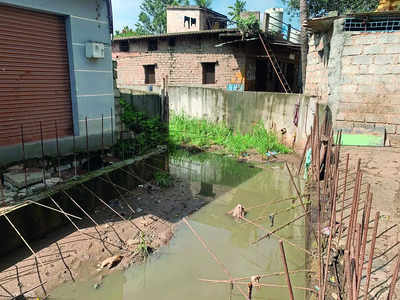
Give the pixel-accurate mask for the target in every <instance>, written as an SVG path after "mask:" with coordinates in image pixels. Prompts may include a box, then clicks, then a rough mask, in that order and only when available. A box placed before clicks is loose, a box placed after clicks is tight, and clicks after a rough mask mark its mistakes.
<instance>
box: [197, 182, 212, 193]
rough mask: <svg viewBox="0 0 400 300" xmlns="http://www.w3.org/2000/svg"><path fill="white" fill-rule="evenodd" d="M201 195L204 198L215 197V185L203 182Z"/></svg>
mask: <svg viewBox="0 0 400 300" xmlns="http://www.w3.org/2000/svg"><path fill="white" fill-rule="evenodd" d="M199 195H201V196H204V197H215V195H216V194H215V193H214V190H213V184H211V183H205V182H202V183H201V188H200V192H199Z"/></svg>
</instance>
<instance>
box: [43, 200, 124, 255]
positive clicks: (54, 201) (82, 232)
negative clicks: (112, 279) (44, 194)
mask: <svg viewBox="0 0 400 300" xmlns="http://www.w3.org/2000/svg"><path fill="white" fill-rule="evenodd" d="M49 198H50V200H51V201H52V202H53V203H54V204H55V205H56V206H57V207H58V208H59V209H60V210H61V211H64V210H63V209H62V207H61V206H60V205H59V204H58V203H57V201H56V200H54V199H53V198H52V197H51V196H50V195H49ZM64 216H65V217H66V218H67V219H68V221H69V222H70V223H71V224H72V226H74V228H75V229H76V230H77V231H78V232H79V233H80V234H83V235H86V236H88V237H90V238H92V239H95V240H99V241H101V242H105V243H107V244H110V245H111V246H113V247H116V248H121V247H120V246H117V245H114V244H112V243H110V242H107V241H105V240H103V239H102V238H97V237H95V236H92V235H91V234H89V233H87V232H84V231H82V229H80V228H79V227H78V225H76V224H75V222H74V221H72V219H71V218H70V217H69V216H68V215H67V214H66V213H65V212H64ZM117 236H118V238H119V240H120V242H121V244H125V241H124V240H123V239H121V237H120V236H119V235H117Z"/></svg>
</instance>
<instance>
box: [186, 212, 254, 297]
mask: <svg viewBox="0 0 400 300" xmlns="http://www.w3.org/2000/svg"><path fill="white" fill-rule="evenodd" d="M182 221H183V222H184V223H185V224H186V226H187V227H188V228H189V229H190V231H191V232H192V233H193V234H194V236H195V237H196V238H197V239H198V240H199V242H200V243H201V245H202V246H203V247H204V249H206V250H207V252H208V253H209V254H210V256H211V257H212V258H213V259H214V261H215V262H216V263H217V264H218V265H219V266H220V267H221V268H222V270H223V271H224V273H225V274H226V275H227V276H228V277H229V279H230V281H231V282H232V279H233V278H232V275H231V273H230V272H229V271H228V269H227V268H226V267H225V265H224V264H223V263H222V262H221V261H220V260H219V259H218V257H217V256H216V255H215V254H214V252H213V251H212V250H211V249H210V248H209V247H208V246H207V243H206V242H205V241H204V240H203V239H202V238H201V236H200V235H199V234H198V233H197V231H196V230H194V228H193V227H192V226H191V225H190V223H189V221H188V220H187V219H186V218H183V219H182ZM236 287H237V288H238V290H239V292H240V293H241V294H242V295H243V296H244V298H246V299H248V300H249V298H248V297H247V295H246V294H245V293H244V291H243V290H242V289H241V288H240V287H239V286H236Z"/></svg>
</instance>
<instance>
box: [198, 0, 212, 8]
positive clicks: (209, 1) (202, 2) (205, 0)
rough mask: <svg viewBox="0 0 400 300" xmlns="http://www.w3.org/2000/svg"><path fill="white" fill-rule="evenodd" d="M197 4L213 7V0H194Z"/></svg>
mask: <svg viewBox="0 0 400 300" xmlns="http://www.w3.org/2000/svg"><path fill="white" fill-rule="evenodd" d="M194 2H195V3H196V5H198V6H200V7H204V8H211V4H212V0H194Z"/></svg>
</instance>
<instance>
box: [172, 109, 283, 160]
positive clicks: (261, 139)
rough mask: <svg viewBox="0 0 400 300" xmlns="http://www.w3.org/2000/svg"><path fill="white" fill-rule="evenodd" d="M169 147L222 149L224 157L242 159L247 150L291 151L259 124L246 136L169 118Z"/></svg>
mask: <svg viewBox="0 0 400 300" xmlns="http://www.w3.org/2000/svg"><path fill="white" fill-rule="evenodd" d="M169 131H170V144H171V143H172V144H175V145H181V144H183V145H193V146H197V147H201V148H206V147H210V146H212V145H218V146H222V147H223V148H224V150H225V151H226V152H228V153H231V154H234V155H236V156H240V155H244V154H245V153H247V152H248V151H249V150H251V149H255V150H256V151H257V152H258V153H259V154H262V155H266V153H267V152H270V151H272V152H277V153H289V152H290V151H291V150H290V149H289V148H287V147H286V146H284V145H282V144H281V143H279V141H278V138H277V136H276V135H274V134H272V133H270V132H268V131H267V130H266V129H265V127H264V125H263V124H262V123H261V122H260V123H258V124H256V125H255V126H254V127H253V129H252V130H251V132H250V133H248V134H235V133H234V132H233V130H232V129H230V128H228V127H227V126H225V125H223V124H214V123H211V122H208V121H206V120H199V119H192V118H188V117H185V116H182V115H171V117H170V129H169Z"/></svg>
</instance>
